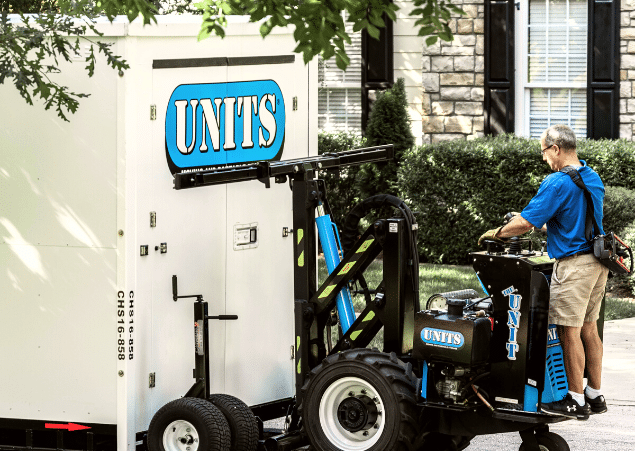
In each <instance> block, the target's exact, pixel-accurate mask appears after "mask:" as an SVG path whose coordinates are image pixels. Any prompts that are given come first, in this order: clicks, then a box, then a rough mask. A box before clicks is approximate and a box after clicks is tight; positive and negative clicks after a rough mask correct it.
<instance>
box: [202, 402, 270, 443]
mask: <svg viewBox="0 0 635 451" xmlns="http://www.w3.org/2000/svg"><path fill="white" fill-rule="evenodd" d="M209 401H210V402H211V403H212V404H214V405H215V406H216V407H217V408H218V410H220V411H221V412H222V414H223V415H224V416H225V419H226V420H227V423H229V430H230V433H231V447H230V448H229V449H230V451H256V448H257V447H258V436H259V434H258V422H257V421H256V417H255V416H254V414H253V412H252V411H251V409H250V408H249V407H247V404H245V403H244V402H242V401H241V400H240V399H238V398H235V397H234V396H230V395H224V394H215V395H211V396H210V397H209Z"/></svg>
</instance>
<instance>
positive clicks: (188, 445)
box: [163, 420, 200, 451]
mask: <svg viewBox="0 0 635 451" xmlns="http://www.w3.org/2000/svg"><path fill="white" fill-rule="evenodd" d="M199 443H200V442H199V436H198V431H197V430H196V428H195V427H194V426H193V425H192V423H190V422H188V421H185V420H176V421H173V422H172V423H170V424H169V425H168V427H166V428H165V431H163V449H165V451H196V450H198V445H199Z"/></svg>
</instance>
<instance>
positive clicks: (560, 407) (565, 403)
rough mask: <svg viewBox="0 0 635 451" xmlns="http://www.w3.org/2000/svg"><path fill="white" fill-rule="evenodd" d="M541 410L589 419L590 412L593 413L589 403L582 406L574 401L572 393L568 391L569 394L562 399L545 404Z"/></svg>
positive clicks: (579, 418) (578, 418) (551, 413)
mask: <svg viewBox="0 0 635 451" xmlns="http://www.w3.org/2000/svg"><path fill="white" fill-rule="evenodd" d="M541 410H542V411H543V412H544V413H548V414H550V415H561V416H565V417H568V418H575V419H577V420H588V419H589V414H590V413H591V406H590V405H589V403H585V404H584V406H580V405H579V404H578V403H577V402H575V401H574V399H573V398H572V397H571V394H569V393H567V396H565V397H564V399H563V400H562V401H557V402H551V403H547V404H543V405H542V408H541Z"/></svg>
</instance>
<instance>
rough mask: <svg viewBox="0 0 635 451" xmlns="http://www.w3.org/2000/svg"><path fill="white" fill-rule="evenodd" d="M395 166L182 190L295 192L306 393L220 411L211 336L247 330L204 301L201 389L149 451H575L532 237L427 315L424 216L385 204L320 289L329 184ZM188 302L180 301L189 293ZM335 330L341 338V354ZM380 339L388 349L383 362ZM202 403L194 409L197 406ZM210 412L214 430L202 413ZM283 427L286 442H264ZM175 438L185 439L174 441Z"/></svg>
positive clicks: (338, 159) (250, 176) (499, 250)
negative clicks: (217, 323)
mask: <svg viewBox="0 0 635 451" xmlns="http://www.w3.org/2000/svg"><path fill="white" fill-rule="evenodd" d="M392 158H393V149H392V146H379V147H372V148H364V149H356V150H351V151H347V152H340V153H336V154H323V155H319V156H316V157H309V158H304V159H300V160H289V161H262V162H257V163H252V164H244V165H238V166H233V167H225V168H212V169H209V170H202V171H200V172H191V173H186V174H176V176H175V180H174V184H175V185H174V187H175V189H191V188H197V187H204V186H209V185H216V184H224V183H236V182H241V181H246V180H260V181H261V182H262V183H263V184H264V185H265V186H266V187H269V186H270V183H271V182H272V181H273V182H275V183H288V184H289V186H290V188H291V194H292V196H293V230H292V231H289V233H293V236H294V241H293V242H294V244H293V256H291V255H290V258H293V259H294V299H293V306H294V311H295V340H294V342H295V388H296V391H295V396H294V397H293V398H288V399H281V400H278V401H275V402H271V403H267V404H265V405H257V406H249V407H247V406H245V405H244V404H243V403H242V402H241V401H240V400H237V399H234V398H232V397H230V396H227V395H210V393H209V367H208V361H209V359H208V355H209V352H210V351H209V350H208V349H207V338H206V335H207V327H208V321H209V320H212V319H217V320H234V319H237V318H236V317H234V316H231V315H225V316H223V317H210V316H208V315H207V309H206V302H205V301H204V300H203V299H202V296H200V295H195V296H194V297H195V298H196V302H195V322H196V328H197V331H196V333H197V334H199V335H197V343H198V344H199V345H200V347H198V346H197V350H196V369H195V372H194V376H195V379H196V382H195V384H194V385H193V387H192V389H191V390H190V391H189V392H188V393H187V394H186V397H185V398H182V399H181V400H177V401H174V402H175V403H178V404H179V406H180V407H179V409H173V408H169V409H165V408H164V409H161V410H160V411H159V412H158V413H157V415H155V418H154V419H153V421H152V424H151V425H150V430H149V431H148V434H147V437H148V438H149V439H148V440H147V442H148V445H149V448H150V451H159V450H161V451H164V450H172V449H174V450H181V449H183V450H186V449H187V450H188V451H195V450H213V451H216V450H225V449H232V450H234V449H236V450H244V451H254V450H255V449H258V450H267V451H291V450H294V449H298V448H301V447H303V446H307V445H309V446H310V449H313V450H318V451H336V450H343V451H367V450H368V451H388V450H418V451H428V450H430V451H442V450H452V451H454V450H462V449H465V448H467V447H468V446H469V444H470V440H471V439H472V438H474V437H475V436H477V435H484V434H496V433H502V432H515V431H517V432H519V433H520V436H521V438H522V445H521V447H520V450H521V451H567V450H569V447H568V445H567V443H566V441H565V440H564V439H563V438H562V437H560V436H559V435H557V434H554V433H552V432H550V431H549V424H552V423H556V422H560V421H564V420H566V419H567V418H565V417H562V416H554V415H548V414H544V413H542V412H541V410H540V406H541V403H545V402H552V401H557V400H559V399H562V398H563V397H564V396H565V395H566V393H567V381H566V375H565V372H564V363H563V358H562V348H561V345H560V342H559V340H558V337H557V333H556V329H555V327H550V325H549V323H548V307H549V282H550V277H551V271H552V266H553V260H551V259H550V258H549V257H548V256H547V254H546V252H545V251H544V247H543V249H542V250H534V249H532V245H531V242H530V241H529V240H526V239H521V238H518V237H515V238H512V239H510V240H509V242H508V243H507V244H505V245H501V244H500V243H496V242H485V249H483V250H481V251H478V252H473V253H472V254H471V259H472V264H473V267H474V270H475V272H476V275H477V277H478V278H479V280H480V282H481V284H482V287H483V291H484V293H485V296H479V295H478V294H477V293H476V292H475V291H473V290H462V291H459V292H452V293H443V294H436V295H433V296H431V297H430V299H429V300H428V303H426V305H425V306H423V308H422V306H421V305H420V299H419V286H418V283H419V282H418V281H419V257H418V252H417V245H416V243H417V228H418V226H417V222H416V220H415V216H414V215H413V213H412V212H411V211H410V209H409V208H408V206H407V205H406V204H405V203H404V202H403V201H402V200H400V199H398V198H396V197H394V196H390V195H380V196H374V197H372V198H370V199H367V200H365V201H363V202H361V203H360V204H359V205H357V206H356V207H355V208H353V209H352V210H351V212H350V213H349V214H348V216H347V218H346V220H345V221H344V224H342V227H341V231H342V240H341V247H342V250H341V252H339V251H337V250H336V251H335V253H336V254H337V256H336V257H335V258H336V260H335V262H334V263H333V267H332V268H331V270H330V271H329V276H328V277H327V278H326V280H324V281H323V282H322V283H321V284H319V285H318V281H317V254H318V247H317V243H318V239H317V238H318V232H317V230H316V229H317V227H316V217H324V216H328V213H329V206H328V198H327V189H326V186H325V183H324V181H323V180H321V179H319V178H318V175H319V173H320V172H321V171H339V170H341V169H342V168H344V167H346V166H351V165H359V164H363V163H372V162H376V163H379V164H381V163H382V162H386V161H389V160H390V159H392ZM387 207H388V208H392V210H393V211H394V215H393V216H392V217H389V218H386V219H378V220H375V221H374V222H373V223H372V224H371V225H370V226H369V227H368V228H366V230H365V231H362V232H360V231H359V230H358V227H359V223H360V220H361V219H362V218H363V217H365V216H366V215H368V214H369V213H370V212H371V211H374V210H376V209H378V208H383V209H385V208H387ZM320 243H321V245H322V249H323V250H325V252H326V248H327V247H328V246H330V244H329V243H327V242H326V241H325V240H324V239H323V238H322V236H320ZM380 253H381V262H382V265H383V280H382V281H381V282H380V283H379V284H378V286H369V285H368V283H367V281H366V280H365V278H364V272H365V270H366V269H367V268H368V266H369V265H370V264H371V262H373V261H374V260H375V259H376V258H377V257H378V256H379V255H380ZM353 286H354V287H356V292H358V293H361V294H362V295H363V297H364V299H365V307H364V308H363V310H362V311H361V313H358V314H355V313H354V312H353V316H352V318H350V323H347V324H346V327H343V323H344V318H343V317H342V316H343V315H345V311H346V308H345V307H346V306H342V305H340V304H341V303H342V302H344V303H346V302H348V301H347V300H346V298H345V297H344V296H341V293H343V292H346V291H349V292H350V291H351V290H352V287H353ZM173 287H174V293H173V295H174V300H177V299H178V298H179V297H181V296H179V295H178V292H177V288H176V280H174V285H173ZM289 306H290V307H291V303H290V304H289ZM349 310H350V309H349ZM349 313H350V311H349ZM338 318H339V321H337V319H338ZM238 320H240V319H239V318H238ZM333 326H335V327H338V331H339V340H337V341H336V342H335V343H334V344H333V343H331V340H330V337H331V327H333ZM380 330H383V347H382V349H381V350H380V349H377V348H369V346H370V343H371V341H372V340H373V339H374V338H375V337H376V336H377V334H378V333H379V331H380ZM212 352H213V351H212ZM209 401H212V402H209ZM188 402H189V403H191V404H193V405H195V406H194V407H191V406H190V407H191V408H189V407H187V406H183V404H184V403H188ZM210 405H216V406H218V407H219V408H220V410H221V412H222V413H223V414H224V415H223V416H224V417H225V418H226V419H227V421H228V425H229V428H228V427H227V425H225V426H223V427H221V426H218V424H217V423H219V422H221V421H222V417H220V416H218V415H217V413H213V414H212V413H210V410H214V409H211V408H210V407H209V406H210ZM167 406H169V405H167ZM167 406H165V407H167ZM188 409H189V410H188ZM197 409H198V410H197ZM199 411H200V412H201V415H203V414H204V416H206V418H207V419H206V420H205V421H202V420H200V419H198V417H197V414H196V413H194V414H193V413H192V412H199ZM166 412H167V413H166ZM215 415H216V416H215ZM199 416H200V415H199ZM281 417H284V418H285V428H284V430H281V431H269V430H266V429H264V428H263V422H265V421H267V420H271V419H276V418H281ZM185 420H187V421H185ZM184 421H185V423H187V425H186V424H185V423H183V422H184ZM179 422H180V423H179ZM174 424H178V425H180V427H181V429H179V431H178V432H177V430H176V428H174V430H172V429H170V427H171V426H169V425H174ZM188 425H189V426H188ZM188 429H189V430H191V429H194V432H195V433H196V435H194V433H192V432H186V431H187V430H188ZM228 431H229V432H230V434H229V435H228ZM220 436H222V437H220ZM152 437H154V439H152ZM194 437H196V440H195V439H194ZM239 437H243V439H240V445H238V444H237V442H236V440H239V439H238V438H239ZM244 437H249V439H244ZM166 440H167V441H166Z"/></svg>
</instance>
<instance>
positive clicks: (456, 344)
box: [421, 327, 465, 350]
mask: <svg viewBox="0 0 635 451" xmlns="http://www.w3.org/2000/svg"><path fill="white" fill-rule="evenodd" d="M421 340H423V342H424V343H427V344H429V345H431V346H436V347H442V348H451V349H456V350H458V349H459V348H460V347H462V346H463V345H464V344H465V337H463V334H462V333H460V332H456V331H451V330H443V329H433V328H431V327H425V328H423V330H422V331H421Z"/></svg>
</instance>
